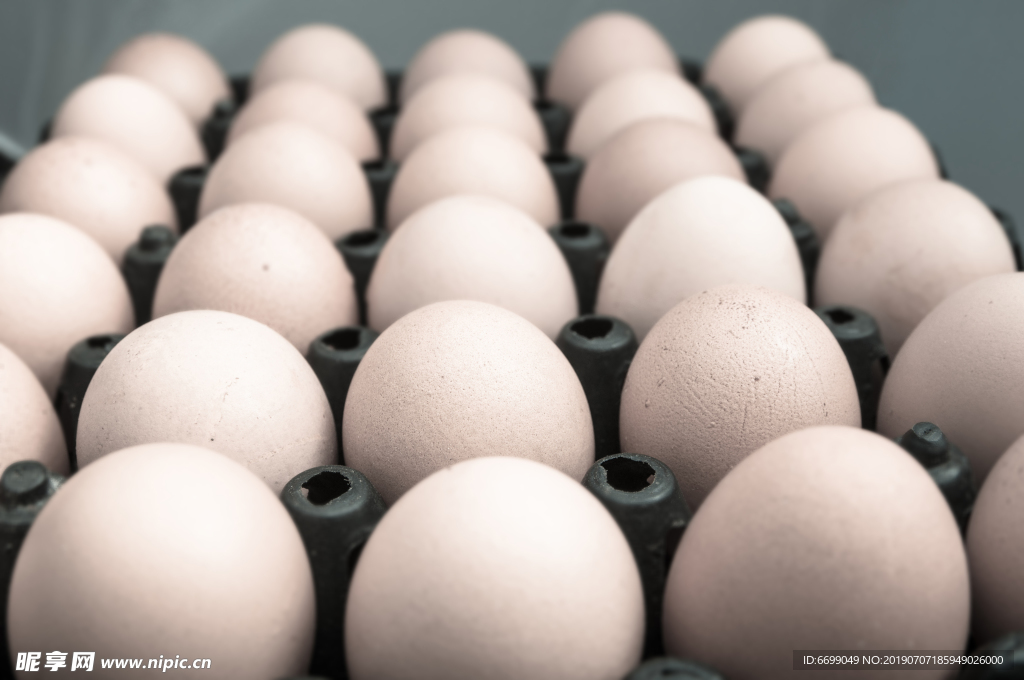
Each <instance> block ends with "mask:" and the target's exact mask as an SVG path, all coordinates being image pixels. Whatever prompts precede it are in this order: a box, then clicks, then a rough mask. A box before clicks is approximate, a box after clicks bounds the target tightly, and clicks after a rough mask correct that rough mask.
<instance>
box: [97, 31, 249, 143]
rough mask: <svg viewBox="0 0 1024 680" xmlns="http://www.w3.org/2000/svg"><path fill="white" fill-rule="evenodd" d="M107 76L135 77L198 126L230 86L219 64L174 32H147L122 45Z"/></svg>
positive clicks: (109, 64)
mask: <svg viewBox="0 0 1024 680" xmlns="http://www.w3.org/2000/svg"><path fill="white" fill-rule="evenodd" d="M103 72H104V73H121V74H123V75H127V76H135V77H136V78H141V79H143V80H145V81H147V82H148V83H149V84H150V85H155V86H156V87H157V88H158V89H159V90H160V91H162V92H163V93H164V94H166V95H167V96H168V97H170V98H171V99H173V100H174V102H175V103H176V104H177V105H178V106H180V107H181V109H182V110H183V111H184V112H185V115H186V116H188V119H189V120H190V121H192V124H193V125H195V126H196V127H199V126H200V125H201V124H202V123H203V121H204V120H206V119H207V118H208V117H209V116H210V114H211V113H212V112H213V109H214V107H215V106H216V105H217V102H218V101H220V100H222V99H230V97H231V86H230V85H229V84H228V79H227V77H226V76H225V75H224V71H223V70H222V69H221V67H220V65H219V64H218V63H217V61H216V60H215V59H214V58H213V57H212V56H211V55H210V53H209V52H207V51H206V50H204V49H203V48H202V47H200V46H199V45H197V44H196V43H194V42H192V41H191V40H189V39H187V38H185V37H182V36H180V35H174V34H173V33H145V34H143V35H140V36H138V37H137V38H135V39H133V40H130V41H129V42H127V43H125V44H124V45H122V46H121V48H120V49H118V50H117V52H115V53H114V54H113V55H111V57H110V59H108V60H107V63H106V64H105V65H104V66H103Z"/></svg>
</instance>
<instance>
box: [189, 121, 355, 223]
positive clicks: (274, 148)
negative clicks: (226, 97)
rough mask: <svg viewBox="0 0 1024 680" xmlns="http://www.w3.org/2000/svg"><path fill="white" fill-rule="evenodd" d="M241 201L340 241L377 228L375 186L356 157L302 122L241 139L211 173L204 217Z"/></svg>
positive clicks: (205, 191)
mask: <svg viewBox="0 0 1024 680" xmlns="http://www.w3.org/2000/svg"><path fill="white" fill-rule="evenodd" d="M238 203H273V204H275V205H280V206H282V207H285V208H289V209H291V210H294V211H295V212H297V213H299V214H300V215H302V216H303V217H305V218H306V219H308V220H309V221H311V222H313V223H314V224H315V225H317V226H318V227H320V229H321V230H322V231H323V232H324V233H325V234H327V236H329V237H330V238H331V239H337V238H339V237H341V236H344V235H345V234H348V233H350V232H353V231H357V230H359V229H363V228H365V227H369V226H370V225H371V224H373V203H372V200H371V198H370V186H369V184H367V182H366V176H365V175H364V174H363V170H362V168H361V167H360V165H359V162H358V161H357V160H356V159H355V157H354V156H353V155H352V154H351V153H349V152H348V151H347V150H346V149H345V147H343V146H342V145H341V144H339V143H337V142H335V141H334V140H332V139H331V138H329V137H326V136H325V135H322V134H320V133H319V132H317V131H315V130H313V129H312V128H309V127H307V126H305V125H302V124H299V123H292V122H286V121H281V122H277V123H271V124H269V125H264V126H262V127H260V128H257V129H255V130H252V131H251V132H250V133H249V134H247V135H245V136H244V137H240V138H239V139H238V140H237V141H235V143H234V144H232V145H231V146H230V147H229V148H228V149H227V150H225V152H224V153H223V154H222V155H221V156H220V158H218V159H217V162H216V163H214V164H213V167H212V168H211V169H210V174H209V176H208V177H207V178H206V185H205V186H204V187H203V194H202V197H201V198H200V200H199V216H200V218H203V217H206V216H207V215H209V214H210V213H212V212H213V211H215V210H217V209H218V208H223V207H224V206H228V205H235V204H238Z"/></svg>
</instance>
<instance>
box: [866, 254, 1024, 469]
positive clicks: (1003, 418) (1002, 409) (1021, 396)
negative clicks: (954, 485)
mask: <svg viewBox="0 0 1024 680" xmlns="http://www.w3.org/2000/svg"><path fill="white" fill-rule="evenodd" d="M1022 412H1024V273H1018V274H999V275H996V276H989V277H987V278H984V279H981V280H980V281H975V282H974V283H972V284H969V285H967V286H964V287H963V288H961V289H960V290H958V291H956V292H955V293H953V294H951V295H949V296H948V297H947V298H946V299H945V300H943V301H942V302H940V303H939V304H938V305H937V306H936V307H935V309H933V310H932V311H931V312H929V313H928V316H926V317H925V318H924V320H923V321H921V323H919V324H918V325H917V328H915V329H914V330H913V332H911V334H910V336H909V337H908V338H907V341H906V342H904V343H903V347H902V348H901V349H900V353H899V354H898V355H896V360H895V361H894V362H893V364H892V368H891V369H890V370H889V375H888V376H887V377H886V380H885V385H884V386H883V387H882V396H881V399H880V401H879V405H878V431H879V433H881V434H884V435H885V436H887V437H899V436H900V435H902V434H903V433H904V432H906V431H907V430H909V429H910V428H911V427H913V426H914V423H918V422H921V421H928V422H930V423H935V424H936V425H938V426H939V427H940V428H941V429H942V431H943V433H945V435H946V436H947V437H949V440H950V441H951V442H953V443H954V444H956V445H957V446H959V447H960V448H961V449H962V450H963V452H964V453H965V454H967V458H968V459H969V460H970V463H971V473H972V475H973V477H974V483H975V485H976V486H977V485H980V484H981V483H982V482H984V481H985V477H986V475H988V471H989V470H990V469H991V468H992V465H993V464H994V463H995V462H996V459H997V458H998V457H999V455H1000V454H1002V453H1003V451H1005V450H1006V449H1007V448H1008V447H1009V446H1010V444H1012V443H1013V442H1014V440H1016V439H1017V438H1018V437H1020V436H1021V434H1024V419H1022V418H1021V413H1022Z"/></svg>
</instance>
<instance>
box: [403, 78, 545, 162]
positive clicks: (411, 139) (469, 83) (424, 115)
mask: <svg viewBox="0 0 1024 680" xmlns="http://www.w3.org/2000/svg"><path fill="white" fill-rule="evenodd" d="M473 125H475V126H485V127H493V128H495V129H499V130H503V131H504V132H507V133H509V134H510V135H512V136H514V137H518V138H519V139H521V140H522V141H523V142H525V143H526V144H527V145H529V147H530V148H531V149H533V150H534V151H535V152H536V153H538V154H540V153H544V152H545V151H547V147H548V143H547V138H546V137H545V134H544V128H543V126H542V125H541V123H540V118H538V117H537V112H536V111H534V109H533V107H532V106H531V105H530V103H529V101H527V100H526V99H524V98H523V97H522V96H520V94H519V93H518V92H517V91H516V90H515V89H513V88H512V87H511V86H510V85H507V84H505V83H503V82H502V81H500V80H498V79H496V78H491V77H488V76H482V75H476V74H461V75H453V76H444V77H440V78H435V79H433V80H431V81H430V82H429V83H425V84H424V85H423V86H422V87H420V88H419V89H417V90H416V95H415V96H413V97H412V98H410V99H409V101H408V102H407V103H406V104H405V106H403V107H402V110H401V113H399V114H398V120H397V121H395V128H394V132H393V133H392V136H391V155H392V157H393V158H394V159H395V160H397V161H404V160H405V159H406V158H407V157H408V156H409V154H410V153H411V152H412V150H413V149H415V148H416V147H417V146H418V145H419V144H421V143H423V142H424V141H425V140H427V139H429V138H430V137H432V136H434V135H436V134H438V133H439V132H442V131H444V130H450V129H453V128H457V127H463V126H473Z"/></svg>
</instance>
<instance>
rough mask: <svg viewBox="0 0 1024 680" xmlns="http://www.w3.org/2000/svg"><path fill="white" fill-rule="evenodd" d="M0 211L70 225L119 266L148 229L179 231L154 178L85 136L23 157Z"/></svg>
mask: <svg viewBox="0 0 1024 680" xmlns="http://www.w3.org/2000/svg"><path fill="white" fill-rule="evenodd" d="M0 212H4V213H9V212H34V213H40V214H44V215H50V216H51V217H56V218H58V219H61V220H63V221H65V222H68V223H69V224H71V225H73V226H75V227H78V228H79V229H81V230H82V231H84V232H85V233H87V234H89V236H91V237H93V238H94V239H96V242H97V243H99V244H100V245H101V246H102V247H103V249H104V250H106V251H107V254H109V255H110V257H111V258H113V259H114V261H115V262H121V260H122V259H123V258H124V253H125V251H126V250H128V248H129V246H131V245H132V244H133V243H135V241H137V240H138V238H139V234H140V233H141V232H142V230H143V229H144V228H145V227H147V226H150V225H153V224H162V225H164V226H166V227H168V228H170V229H171V230H172V231H177V230H178V220H177V217H176V216H175V214H174V206H173V205H172V204H171V199H170V196H168V194H167V191H166V190H165V189H164V188H163V186H161V185H160V183H159V182H158V181H157V180H156V179H154V178H153V176H152V174H150V173H149V172H148V171H147V170H146V168H145V167H143V166H142V165H140V164H139V163H138V162H137V161H136V160H135V159H134V158H132V157H131V156H128V155H127V154H125V153H123V152H121V151H120V150H118V149H117V147H115V146H111V145H110V144H108V143H106V142H103V141H100V140H97V139H89V138H87V137H61V138H59V139H55V140H53V141H51V142H48V143H46V144H43V145H42V146H38V147H36V148H35V149H34V150H32V151H31V152H29V153H28V155H26V156H24V157H23V158H22V159H21V161H19V162H18V164H17V165H16V166H14V169H13V170H12V171H11V174H10V175H8V176H7V180H6V181H5V182H4V184H3V191H0Z"/></svg>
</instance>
